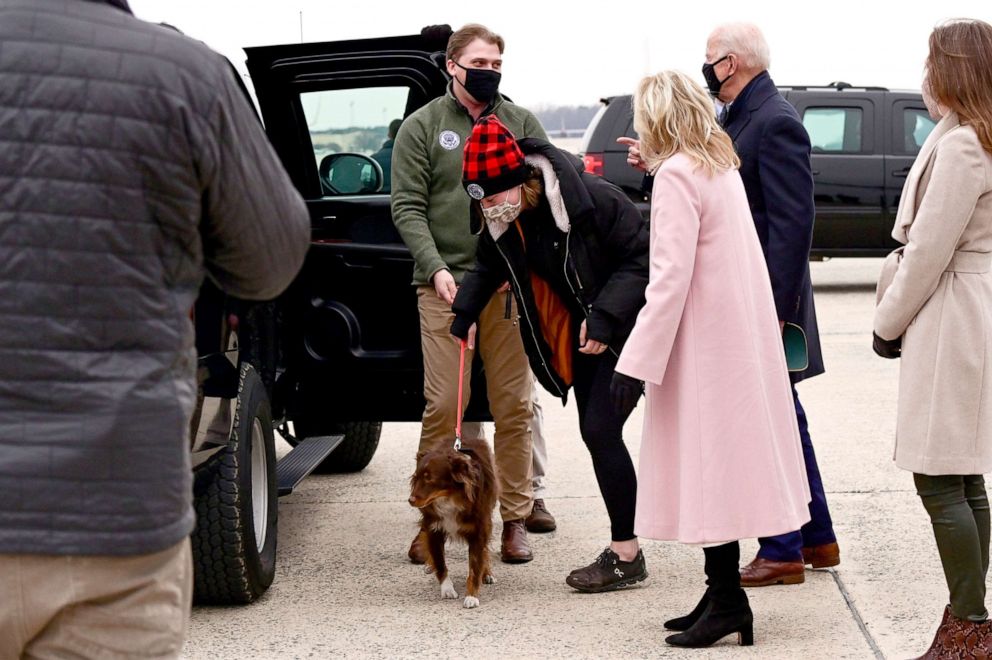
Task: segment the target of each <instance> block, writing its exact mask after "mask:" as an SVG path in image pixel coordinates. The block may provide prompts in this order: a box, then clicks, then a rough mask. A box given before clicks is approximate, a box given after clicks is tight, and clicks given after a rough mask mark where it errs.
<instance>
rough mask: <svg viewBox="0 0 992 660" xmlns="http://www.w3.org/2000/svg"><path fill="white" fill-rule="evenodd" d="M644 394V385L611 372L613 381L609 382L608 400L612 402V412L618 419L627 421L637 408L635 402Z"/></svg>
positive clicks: (634, 379)
mask: <svg viewBox="0 0 992 660" xmlns="http://www.w3.org/2000/svg"><path fill="white" fill-rule="evenodd" d="M643 393H644V383H642V382H641V381H639V380H637V379H636V378H631V377H630V376H627V375H624V374H622V373H619V372H613V380H612V381H611V382H610V398H611V399H612V400H613V410H615V411H616V413H617V414H618V415H620V417H622V418H624V419H627V418H628V417H630V413H632V412H633V411H634V408H635V407H637V400H638V399H640V398H641V394H643Z"/></svg>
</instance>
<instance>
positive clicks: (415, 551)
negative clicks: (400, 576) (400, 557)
mask: <svg viewBox="0 0 992 660" xmlns="http://www.w3.org/2000/svg"><path fill="white" fill-rule="evenodd" d="M406 556H407V557H409V558H410V561H411V562H413V563H414V564H426V563H427V546H426V545H424V542H423V540H422V539H421V538H420V534H419V533H418V534H417V535H416V536H414V537H413V543H411V544H410V551H409V552H407V553H406Z"/></svg>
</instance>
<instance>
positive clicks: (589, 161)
mask: <svg viewBox="0 0 992 660" xmlns="http://www.w3.org/2000/svg"><path fill="white" fill-rule="evenodd" d="M779 90H781V92H782V94H783V95H784V96H785V98H786V99H787V100H788V101H789V102H790V103H792V105H793V106H795V108H796V110H797V111H798V112H799V116H800V117H801V118H802V121H803V125H804V126H805V127H806V130H807V131H808V132H809V136H810V141H811V143H812V145H813V156H812V160H813V178H814V182H815V189H814V198H815V201H816V224H815V226H814V229H813V246H812V249H811V251H810V255H811V256H813V257H875V256H883V255H885V254H887V253H888V252H889V251H891V250H892V249H893V248H894V247H896V246H897V243H895V241H893V240H892V238H891V237H890V236H889V233H890V232H891V230H892V223H893V220H894V218H895V213H896V209H897V208H898V206H899V196H900V194H901V193H902V186H903V182H904V180H905V178H906V175H907V174H908V173H909V168H910V166H911V165H912V164H913V160H914V159H915V158H916V154H917V153H919V151H920V147H921V146H922V145H923V141H924V140H926V138H927V136H928V135H929V134H930V131H931V129H933V127H934V122H933V120H931V119H930V116H929V114H928V113H927V110H926V106H924V104H923V100H922V97H921V96H920V94H919V92H908V91H890V90H888V89H885V88H884V87H852V86H851V85H848V84H846V83H832V84H831V85H828V86H825V87H779ZM602 103H603V107H602V108H601V109H600V111H599V112H598V113H597V115H596V116H595V117H594V118H593V120H592V121H591V122H590V124H589V127H588V128H587V129H586V134H585V139H584V144H583V146H582V152H583V157H584V159H585V163H586V170H587V171H589V172H592V173H593V174H599V175H601V176H603V177H605V178H607V179H609V180H610V181H612V182H613V183H615V184H617V185H618V186H620V187H621V188H623V189H624V190H625V191H626V192H627V194H628V195H630V197H631V199H633V200H634V201H635V202H636V203H638V205H639V206H640V208H641V209H642V212H643V213H647V208H648V196H647V195H646V194H645V192H644V191H642V181H643V176H642V175H641V173H640V172H638V171H636V170H634V169H633V168H632V167H630V166H629V165H627V149H626V147H624V146H623V145H620V144H617V142H616V138H618V137H620V136H624V135H626V136H628V137H637V134H636V133H635V132H634V127H633V121H634V120H633V112H632V110H631V97H630V96H629V95H625V96H611V97H609V98H604V99H602Z"/></svg>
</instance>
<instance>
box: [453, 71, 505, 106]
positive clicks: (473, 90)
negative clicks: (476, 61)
mask: <svg viewBox="0 0 992 660" xmlns="http://www.w3.org/2000/svg"><path fill="white" fill-rule="evenodd" d="M455 66H457V67H459V68H461V69H464V70H465V83H464V84H462V87H464V88H465V91H466V92H468V93H469V94H470V95H471V96H472V98H473V99H475V100H476V101H478V102H479V103H490V102H491V101H492V100H493V99H494V98H495V97H496V92H498V91H499V79H500V77H501V76H500V72H499V71H493V70H492V69H469V68H467V67H464V66H462V65H461V64H459V63H458V62H455ZM455 80H458V78H455Z"/></svg>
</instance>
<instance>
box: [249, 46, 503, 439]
mask: <svg viewBox="0 0 992 660" xmlns="http://www.w3.org/2000/svg"><path fill="white" fill-rule="evenodd" d="M436 48H443V44H437V43H436V42H435V43H434V44H431V43H429V42H428V41H427V40H426V39H425V38H423V37H421V36H405V37H389V38H381V39H365V40H355V41H341V42H329V43H311V44H291V45H285V46H265V47H256V48H248V49H246V53H247V55H248V70H249V72H250V73H251V78H252V82H253V84H254V87H255V92H256V96H257V98H258V102H259V106H260V108H261V111H262V117H263V120H264V122H265V126H266V131H267V133H268V135H269V138H270V140H271V141H272V143H273V145H274V146H275V149H276V151H277V153H278V154H279V157H280V158H281V159H282V162H283V164H284V165H285V167H286V169H287V171H288V172H289V174H290V176H291V177H292V180H293V181H294V182H295V184H296V187H297V188H298V190H299V191H300V192H301V194H302V195H303V197H304V199H305V200H306V203H307V206H308V208H309V210H310V218H311V223H312V228H313V234H312V244H311V247H310V251H309V253H308V255H307V259H306V262H305V264H304V266H303V270H302V271H301V273H300V275H299V276H298V277H297V279H296V281H295V282H294V284H293V285H292V286H291V287H290V289H289V290H288V291H287V293H286V294H284V296H283V298H282V299H281V300H280V309H281V313H282V315H283V323H282V325H281V328H282V329H281V331H280V335H281V345H282V353H283V360H282V361H283V364H284V366H285V372H284V373H283V374H282V376H281V378H280V383H279V385H277V388H276V389H277V395H276V398H277V399H280V401H278V402H277V403H276V405H277V406H278V405H280V404H281V405H284V406H285V409H286V413H287V415H288V417H290V418H291V419H293V420H294V422H295V426H296V428H297V429H298V430H299V429H300V428H301V426H305V427H306V428H307V429H308V430H310V431H313V432H319V431H321V430H322V429H320V428H317V427H326V425H327V424H328V423H340V422H353V421H416V420H419V419H420V418H421V415H422V413H423V408H424V398H423V364H422V354H421V348H420V323H419V315H418V311H417V301H416V293H415V290H414V288H413V287H412V286H411V282H412V279H413V260H412V257H411V256H410V253H409V251H408V250H407V248H406V246H405V245H404V244H403V242H402V240H401V239H400V236H399V234H398V232H397V231H396V229H395V227H394V226H393V222H392V218H391V214H390V205H389V202H390V196H389V182H390V180H391V177H390V172H389V168H390V157H391V150H392V135H395V128H396V126H397V125H398V124H399V123H400V122H401V121H402V120H403V119H404V118H406V117H407V116H409V115H410V114H411V113H412V112H414V111H415V110H417V109H418V108H420V107H421V106H423V105H424V104H425V103H427V102H428V101H430V100H432V99H434V98H436V97H437V96H440V95H442V94H443V93H444V91H445V87H446V85H447V82H448V77H447V74H446V73H445V72H444V71H443V69H442V68H441V67H440V66H439V64H440V63H441V62H443V55H441V54H439V53H436V52H434V51H435V49H436ZM391 125H392V128H393V129H394V130H392V131H390V126H391ZM475 381H476V382H477V383H478V382H479V379H478V378H476V379H475ZM480 385H481V383H480ZM475 392H476V393H477V394H478V396H473V404H472V410H473V412H472V413H471V414H470V417H471V418H476V419H478V418H480V416H484V415H486V414H487V407H486V399H485V388H484V387H481V386H480V387H478V389H476V390H475ZM280 393H281V396H280ZM305 435H309V433H306V434H305Z"/></svg>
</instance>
